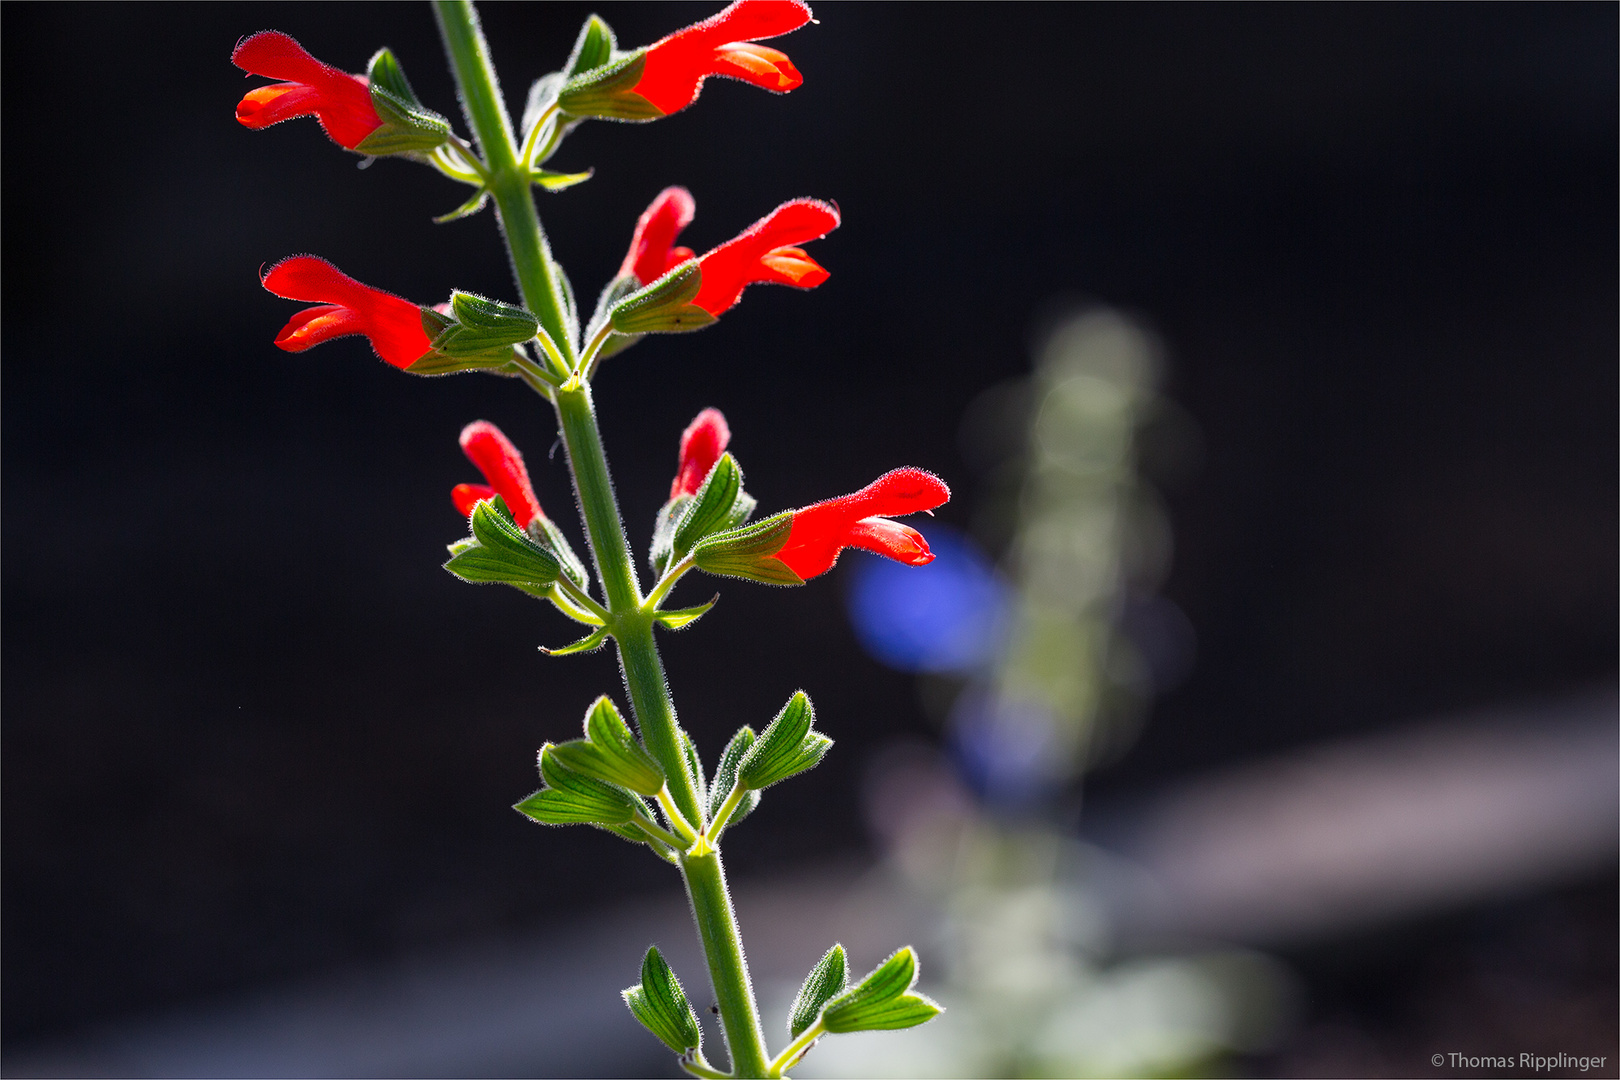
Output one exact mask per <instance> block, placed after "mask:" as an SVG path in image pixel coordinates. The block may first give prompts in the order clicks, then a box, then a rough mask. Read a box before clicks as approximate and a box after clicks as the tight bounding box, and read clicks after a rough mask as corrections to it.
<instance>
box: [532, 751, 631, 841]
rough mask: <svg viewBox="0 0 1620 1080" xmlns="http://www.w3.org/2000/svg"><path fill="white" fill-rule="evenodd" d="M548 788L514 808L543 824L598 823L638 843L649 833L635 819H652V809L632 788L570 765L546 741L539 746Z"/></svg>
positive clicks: (542, 774)
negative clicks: (609, 781) (629, 789)
mask: <svg viewBox="0 0 1620 1080" xmlns="http://www.w3.org/2000/svg"><path fill="white" fill-rule="evenodd" d="M540 776H541V778H542V779H543V780H544V781H545V787H543V788H541V789H540V790H539V791H537V792H535V793H534V794H533V795H530V796H529V797H528V798H527V799H524V800H523V801H522V802H520V803H518V804H517V805H516V806H514V807H513V809H514V810H516V811H518V812H519V813H520V814H523V815H525V816H527V817H530V818H533V819H534V820H535V821H538V822H540V823H542V824H544V825H596V826H598V827H600V828H603V829H606V830H607V831H608V832H611V833H615V834H617V835H619V836H622V837H624V838H625V839H626V840H630V841H633V842H635V843H638V844H639V843H642V842H643V841H645V840H646V839H647V837H646V835H645V834H644V833H643V832H641V830H639V829H637V828H636V827H635V826H634V825H633V824H631V822H633V821H634V820H635V819H636V817H637V816H638V815H639V816H640V817H642V818H645V819H647V820H649V821H650V820H652V809H651V808H650V807H649V806H648V805H647V804H646V803H644V802H642V801H641V799H640V798H639V797H638V796H636V795H634V794H632V793H631V792H629V791H626V790H624V789H623V788H621V787H618V786H616V785H614V784H609V783H607V782H606V781H603V780H598V779H596V778H595V777H592V776H588V775H586V774H585V773H583V772H580V771H578V770H576V769H574V768H571V767H570V766H569V765H568V764H567V763H566V762H565V761H563V760H562V758H561V757H559V756H558V754H557V747H556V746H554V745H553V744H551V743H547V744H546V745H545V746H542V747H541V748H540Z"/></svg>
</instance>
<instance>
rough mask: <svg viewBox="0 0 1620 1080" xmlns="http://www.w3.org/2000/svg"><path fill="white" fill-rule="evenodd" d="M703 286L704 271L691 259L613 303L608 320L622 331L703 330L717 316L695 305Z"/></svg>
mask: <svg viewBox="0 0 1620 1080" xmlns="http://www.w3.org/2000/svg"><path fill="white" fill-rule="evenodd" d="M702 286H703V270H702V268H701V267H699V266H698V263H697V260H696V259H688V260H687V261H686V262H683V263H681V264H680V265H679V266H677V267H675V268H674V269H672V270H670V271H669V273H667V274H665V275H664V276H663V277H661V278H659V279H658V280H657V281H654V282H653V283H652V284H650V285H648V286H647V287H646V288H644V289H637V290H636V291H635V292H633V293H631V294H630V295H628V296H626V297H625V298H624V299H623V300H620V301H618V302H617V303H616V304H614V305H613V308H612V310H611V311H610V312H609V314H608V321H609V323H610V324H611V325H612V327H613V329H615V330H617V331H618V332H619V333H621V334H683V333H686V332H687V331H690V330H701V329H702V328H703V327H705V326H708V325H709V324H710V323H712V322H714V316H713V315H710V314H709V313H708V312H707V311H704V310H703V309H702V308H700V307H696V306H694V305H693V304H692V299H693V298H694V297H696V296H697V294H698V289H700V288H702Z"/></svg>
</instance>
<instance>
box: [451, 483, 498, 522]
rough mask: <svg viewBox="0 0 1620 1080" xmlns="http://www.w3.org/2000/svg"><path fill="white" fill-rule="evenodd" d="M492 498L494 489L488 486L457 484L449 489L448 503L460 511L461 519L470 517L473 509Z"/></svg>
mask: <svg viewBox="0 0 1620 1080" xmlns="http://www.w3.org/2000/svg"><path fill="white" fill-rule="evenodd" d="M494 497H495V489H494V488H492V487H490V486H489V485H488V484H457V485H456V486H455V487H453V488H451V489H450V501H451V502H453V503H455V504H456V509H457V510H458V511H460V513H461V516H462V517H468V516H470V515H471V514H472V512H473V507H475V506H477V505H478V504H479V503H481V502H483V501H484V500H485V499H493V498H494Z"/></svg>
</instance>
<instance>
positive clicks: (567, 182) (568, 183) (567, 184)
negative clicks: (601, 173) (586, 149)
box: [529, 169, 596, 191]
mask: <svg viewBox="0 0 1620 1080" xmlns="http://www.w3.org/2000/svg"><path fill="white" fill-rule="evenodd" d="M594 175H596V170H595V169H586V170H585V171H584V172H571V173H561V172H552V171H551V170H550V169H533V170H531V171H530V172H529V179H530V180H531V181H532V182H534V183H536V184H538V185H540V186H541V187H543V188H545V189H546V190H547V191H566V190H568V189H569V188H571V187H573V186H574V185H575V184H583V183H584V182H585V181H587V180H589V179H590V178H591V177H592V176H594Z"/></svg>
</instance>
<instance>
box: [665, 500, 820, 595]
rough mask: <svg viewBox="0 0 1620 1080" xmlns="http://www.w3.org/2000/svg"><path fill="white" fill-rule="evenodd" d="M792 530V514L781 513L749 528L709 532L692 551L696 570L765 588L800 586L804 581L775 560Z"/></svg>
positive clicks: (742, 527) (778, 560) (779, 561)
mask: <svg viewBox="0 0 1620 1080" xmlns="http://www.w3.org/2000/svg"><path fill="white" fill-rule="evenodd" d="M792 531H793V512H792V511H791V510H784V511H782V512H781V513H780V514H773V515H771V516H770V517H768V518H766V519H764V520H763V521H756V522H754V523H753V524H752V525H744V526H741V527H739V528H734V529H727V530H725V531H724V532H717V533H711V534H710V535H708V536H706V537H704V538H703V539H702V540H699V541H698V542H697V544H696V545H694V546H693V548H692V560H693V562H695V563H696V564H697V568H698V569H699V570H703V571H705V572H707V573H710V574H717V575H719V576H720V577H738V578H744V579H746V580H748V581H758V582H760V583H762V584H765V585H803V584H804V579H803V578H801V577H800V576H799V575H798V574H795V573H794V572H793V571H792V570H791V569H789V568H788V565H787V564H786V563H784V562H783V561H782V560H781V559H778V558H777V557H776V553H777V552H778V551H781V550H782V545H783V544H785V543H787V538H788V534H789V533H791V532H792Z"/></svg>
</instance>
